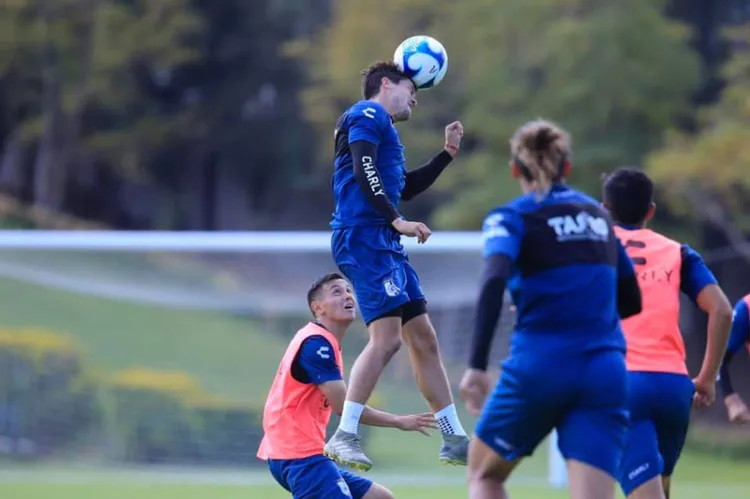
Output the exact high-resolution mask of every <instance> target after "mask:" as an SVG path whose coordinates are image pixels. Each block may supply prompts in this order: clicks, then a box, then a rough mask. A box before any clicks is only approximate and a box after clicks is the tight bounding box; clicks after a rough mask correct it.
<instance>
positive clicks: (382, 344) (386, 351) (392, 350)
mask: <svg viewBox="0 0 750 499" xmlns="http://www.w3.org/2000/svg"><path fill="white" fill-rule="evenodd" d="M370 343H371V345H372V348H374V349H376V350H377V351H379V352H380V353H381V354H382V355H383V357H385V358H386V359H390V358H391V357H393V356H394V355H396V352H398V351H399V349H400V348H401V343H402V341H401V337H400V336H395V337H394V336H384V337H379V338H377V339H376V338H371V339H370Z"/></svg>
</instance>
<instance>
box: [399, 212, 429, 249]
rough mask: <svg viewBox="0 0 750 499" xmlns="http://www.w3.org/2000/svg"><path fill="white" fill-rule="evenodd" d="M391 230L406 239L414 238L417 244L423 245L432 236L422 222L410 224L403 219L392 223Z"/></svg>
mask: <svg viewBox="0 0 750 499" xmlns="http://www.w3.org/2000/svg"><path fill="white" fill-rule="evenodd" d="M392 225H393V228H394V229H396V230H397V231H398V232H399V233H400V234H403V235H405V236H408V237H416V238H417V242H419V243H420V244H421V243H424V242H425V241H427V238H428V237H430V236H431V235H432V231H431V230H430V229H429V227H427V226H426V225H425V224H423V223H422V222H410V221H408V220H404V219H403V218H397V219H396V220H394V221H393V223H392Z"/></svg>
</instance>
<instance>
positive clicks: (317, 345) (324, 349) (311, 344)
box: [300, 334, 334, 360]
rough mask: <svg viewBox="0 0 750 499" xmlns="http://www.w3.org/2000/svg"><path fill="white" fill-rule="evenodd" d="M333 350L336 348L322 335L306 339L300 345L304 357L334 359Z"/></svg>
mask: <svg viewBox="0 0 750 499" xmlns="http://www.w3.org/2000/svg"><path fill="white" fill-rule="evenodd" d="M333 348H334V347H333V345H332V344H331V342H330V341H328V338H326V337H325V336H323V335H322V334H313V335H310V336H308V337H307V338H305V339H304V340H303V341H302V344H301V345H300V350H301V351H302V354H303V355H304V356H306V357H309V356H313V357H315V356H317V357H320V358H321V359H324V360H327V359H330V358H333V355H334V351H333Z"/></svg>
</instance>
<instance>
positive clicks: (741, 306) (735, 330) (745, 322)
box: [719, 294, 750, 424]
mask: <svg viewBox="0 0 750 499" xmlns="http://www.w3.org/2000/svg"><path fill="white" fill-rule="evenodd" d="M743 345H745V346H746V347H747V350H748V352H750V294H748V295H745V296H743V297H742V298H741V299H740V300H739V301H738V302H737V304H736V305H735V306H734V314H733V315H732V332H731V333H730V335H729V343H728V344H727V352H726V354H724V360H723V362H722V364H721V369H720V370H719V386H720V387H721V395H722V396H723V397H724V405H725V406H726V408H727V414H728V415H729V421H731V422H732V423H736V424H745V423H750V410H748V408H747V405H746V404H745V401H744V400H742V398H741V397H740V395H739V393H737V392H735V391H734V387H733V386H732V380H731V379H730V374H729V363H730V362H731V361H732V358H733V357H734V356H735V354H736V353H737V352H739V351H740V349H741V348H742V346H743Z"/></svg>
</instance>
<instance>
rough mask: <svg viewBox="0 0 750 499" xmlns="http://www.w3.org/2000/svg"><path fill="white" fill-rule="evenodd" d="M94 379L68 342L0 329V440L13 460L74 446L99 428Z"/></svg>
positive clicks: (57, 337) (32, 331)
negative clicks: (13, 457)
mask: <svg viewBox="0 0 750 499" xmlns="http://www.w3.org/2000/svg"><path fill="white" fill-rule="evenodd" d="M101 415H102V414H101V405H100V401H99V398H98V392H97V389H96V385H95V383H94V377H93V376H92V375H91V373H90V372H89V371H88V369H87V368H86V365H85V362H84V359H83V355H82V353H81V350H80V349H79V347H78V346H77V345H76V344H75V342H73V341H72V340H71V339H70V338H67V337H65V336H61V335H58V334H55V333H50V332H47V331H43V330H37V329H18V330H11V329H0V439H2V442H3V450H4V452H6V453H8V454H10V455H12V456H26V457H38V456H43V455H49V454H52V453H58V452H62V451H65V450H68V449H70V448H71V447H74V446H75V445H76V444H77V443H82V441H83V440H84V439H85V438H86V437H88V436H91V435H92V433H93V431H94V430H95V429H97V428H98V427H99V423H100V420H101Z"/></svg>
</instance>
